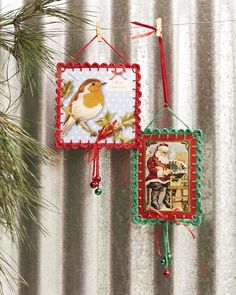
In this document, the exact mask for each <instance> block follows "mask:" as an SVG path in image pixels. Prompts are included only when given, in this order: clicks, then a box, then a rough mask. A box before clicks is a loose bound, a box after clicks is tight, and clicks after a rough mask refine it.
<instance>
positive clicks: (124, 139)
mask: <svg viewBox="0 0 236 295" xmlns="http://www.w3.org/2000/svg"><path fill="white" fill-rule="evenodd" d="M114 137H115V138H117V139H120V140H121V141H123V142H124V143H128V142H129V141H131V140H132V139H131V138H126V137H124V136H123V135H122V133H121V130H120V129H118V130H115V131H114Z"/></svg>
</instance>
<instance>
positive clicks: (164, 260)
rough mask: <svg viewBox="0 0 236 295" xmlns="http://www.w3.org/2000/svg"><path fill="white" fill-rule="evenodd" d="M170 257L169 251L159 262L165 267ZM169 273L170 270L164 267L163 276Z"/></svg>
mask: <svg viewBox="0 0 236 295" xmlns="http://www.w3.org/2000/svg"><path fill="white" fill-rule="evenodd" d="M171 259H172V255H171V253H168V255H167V257H164V258H162V259H161V260H160V264H161V265H163V266H165V267H168V265H169V261H170V260H171ZM170 275H171V271H170V270H169V269H166V270H165V271H164V272H163V276H164V277H165V278H168V277H169V276H170Z"/></svg>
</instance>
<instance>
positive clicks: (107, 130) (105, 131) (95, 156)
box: [85, 120, 117, 178]
mask: <svg viewBox="0 0 236 295" xmlns="http://www.w3.org/2000/svg"><path fill="white" fill-rule="evenodd" d="M116 123H117V120H115V121H113V122H112V123H108V124H106V125H105V126H103V127H102V129H100V130H99V131H98V137H97V140H96V142H95V143H94V146H93V149H92V151H91V154H90V156H89V160H88V162H92V161H93V170H92V178H94V177H97V178H100V175H99V147H98V143H99V141H101V140H103V139H105V138H106V137H108V136H110V135H111V134H112V133H113V132H114V128H115V124H116ZM89 151H90V150H89V148H88V149H87V151H86V153H85V154H87V153H88V152H89Z"/></svg>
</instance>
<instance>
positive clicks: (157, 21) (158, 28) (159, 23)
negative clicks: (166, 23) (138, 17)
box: [156, 17, 162, 37]
mask: <svg viewBox="0 0 236 295" xmlns="http://www.w3.org/2000/svg"><path fill="white" fill-rule="evenodd" d="M161 23H162V18H161V17H159V18H157V19H156V24H157V30H156V36H157V37H161V32H162V26H161Z"/></svg>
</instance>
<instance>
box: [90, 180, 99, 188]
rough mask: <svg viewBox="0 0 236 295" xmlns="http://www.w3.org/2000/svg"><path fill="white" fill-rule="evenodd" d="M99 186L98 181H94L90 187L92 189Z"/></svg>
mask: <svg viewBox="0 0 236 295" xmlns="http://www.w3.org/2000/svg"><path fill="white" fill-rule="evenodd" d="M97 186H98V183H97V181H95V180H92V181H91V182H90V187H91V188H96V187H97Z"/></svg>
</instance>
